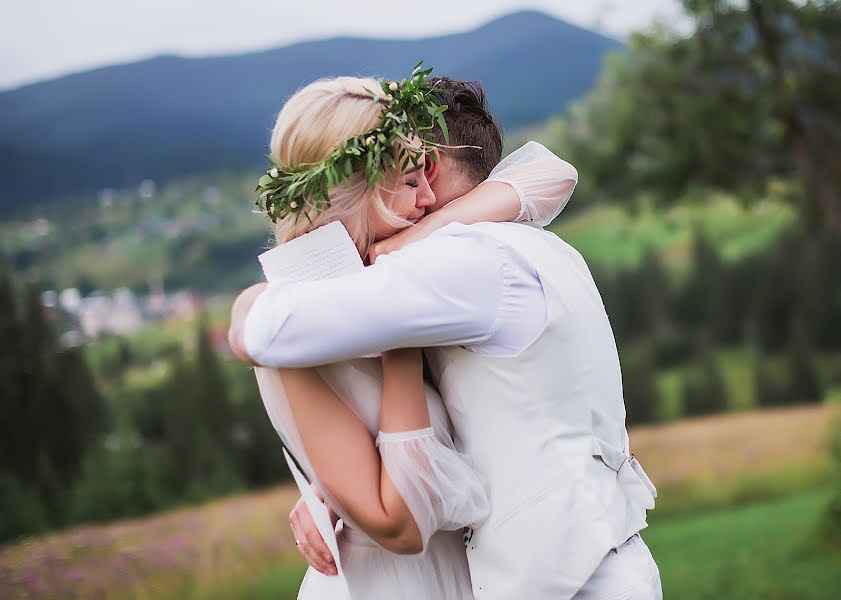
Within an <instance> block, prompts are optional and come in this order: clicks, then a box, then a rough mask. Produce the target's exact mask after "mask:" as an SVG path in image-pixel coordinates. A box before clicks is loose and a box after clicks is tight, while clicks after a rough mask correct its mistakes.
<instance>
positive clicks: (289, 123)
mask: <svg viewBox="0 0 841 600" xmlns="http://www.w3.org/2000/svg"><path fill="white" fill-rule="evenodd" d="M366 88H367V89H366ZM367 90H371V91H373V92H378V93H379V94H380V96H379V97H378V98H374V97H372V95H371V92H369V91H367ZM381 90H382V88H381V87H380V84H379V82H378V81H377V80H375V79H362V78H358V77H337V78H335V79H320V80H318V81H314V82H313V83H310V84H309V85H307V86H306V87H304V88H302V89H301V90H299V91H298V92H297V93H295V95H294V96H292V97H291V98H290V99H289V100H288V101H287V102H286V104H285V105H284V107H283V109H282V110H281V111H280V114H279V115H278V116H277V122H276V123H275V126H274V130H273V131H272V137H271V142H270V144H269V145H270V148H271V153H272V156H274V159H275V160H276V161H277V164H278V165H279V166H280V167H282V168H289V167H294V166H297V165H301V164H306V163H317V162H320V161H322V160H325V159H326V158H328V157H329V156H330V154H331V153H332V152H333V150H335V149H336V148H337V147H338V146H340V145H341V144H342V143H343V142H344V141H345V140H347V139H350V138H352V137H354V136H357V135H359V134H361V133H365V132H366V131H368V130H370V129H373V128H375V127H378V126H379V125H380V124H381V121H382V109H383V106H384V103H385V100H384V97H383V96H382V91H381ZM397 176H399V173H397V172H396V171H395V172H394V173H391V174H387V176H386V184H385V185H376V186H371V187H368V185H367V183H366V181H365V177H364V176H363V175H362V174H361V173H354V174H353V176H352V177H351V178H350V180H349V181H348V184H349V185H345V184H340V185H337V186H335V187H333V188H332V189H330V191H329V196H330V207H329V208H328V209H326V210H324V211H322V212H319V213H316V211H314V210H310V211H309V212H308V215H309V219H307V217H306V216H303V215H290V216H287V217H286V218H284V219H281V220H279V221H277V223H275V226H274V232H275V240H276V242H277V243H278V244H282V243H284V242H287V241H289V240H291V239H294V238H296V237H298V236H300V235H303V234H304V233H307V232H308V231H312V230H313V229H316V228H317V227H321V226H322V225H326V224H327V223H330V222H332V221H336V220H339V221H341V222H342V224H343V225H344V226H345V227H346V228H347V230H348V233H349V234H350V237H351V239H353V241H354V243H355V244H356V247H357V248H359V252H360V253H361V254H363V255H364V254H365V253H366V252H367V249H368V247H369V246H370V244H371V243H372V242H373V238H374V232H373V229H372V225H371V217H372V216H374V215H376V214H379V216H380V217H382V219H383V220H385V221H386V222H388V223H391V224H393V225H395V226H401V225H403V226H406V225H409V222H408V221H406V220H404V219H402V218H400V217H399V216H398V215H396V214H395V213H394V212H392V211H391V210H390V209H389V207H388V205H387V203H386V201H385V198H384V194H388V195H389V196H390V193H391V192H390V189H389V188H391V189H393V185H392V184H394V183H395V182H396V178H397Z"/></svg>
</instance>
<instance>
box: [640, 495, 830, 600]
mask: <svg viewBox="0 0 841 600" xmlns="http://www.w3.org/2000/svg"><path fill="white" fill-rule="evenodd" d="M828 501H829V493H828V492H826V491H824V490H817V491H811V492H806V493H800V494H796V495H792V496H788V497H785V498H782V499H776V500H772V501H764V502H761V503H755V504H751V505H747V506H742V507H738V508H731V509H726V510H721V511H716V512H710V513H706V514H699V515H692V516H682V517H676V518H670V519H664V520H661V521H658V522H655V523H654V524H653V525H652V526H651V527H650V528H649V530H648V531H646V532H645V533H644V534H643V538H644V539H645V540H646V543H648V545H649V547H650V548H651V551H652V553H653V555H654V558H655V560H656V561H657V564H658V566H659V567H660V573H661V579H662V581H663V594H664V597H665V598H679V599H680V600H694V599H698V600H701V599H707V598H710V599H712V598H716V599H718V598H721V599H727V600H742V599H744V600H748V599H762V600H774V599H782V598H792V599H800V600H805V599H810V600H812V599H813V600H819V599H824V598H826V599H827V600H829V599H830V598H837V597H838V591H839V590H841V549H837V550H836V551H835V552H833V551H828V550H827V549H818V548H817V547H816V544H815V542H814V538H815V535H816V532H817V530H818V528H819V527H820V519H821V516H822V511H823V510H824V508H825V506H826V503H827V502H828Z"/></svg>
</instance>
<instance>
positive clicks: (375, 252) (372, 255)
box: [368, 242, 384, 265]
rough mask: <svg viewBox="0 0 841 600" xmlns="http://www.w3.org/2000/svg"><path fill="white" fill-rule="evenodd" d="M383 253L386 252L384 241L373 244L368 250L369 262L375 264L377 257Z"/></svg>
mask: <svg viewBox="0 0 841 600" xmlns="http://www.w3.org/2000/svg"><path fill="white" fill-rule="evenodd" d="M382 254H384V252H383V245H382V242H377V243H376V244H373V245H372V246H371V248H370V249H369V250H368V264H371V265H373V264H374V263H376V262H377V259H378V258H379V257H380V256H381V255H382Z"/></svg>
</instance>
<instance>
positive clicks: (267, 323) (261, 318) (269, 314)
mask: <svg viewBox="0 0 841 600" xmlns="http://www.w3.org/2000/svg"><path fill="white" fill-rule="evenodd" d="M277 291H278V289H277V288H273V287H272V284H271V283H270V284H269V285H268V286H266V289H265V290H263V291H262V292H261V293H260V294H259V295H258V296H257V298H256V299H255V300H254V303H253V304H252V305H251V308H250V309H249V310H248V314H247V315H246V316H245V324H244V326H243V332H242V335H243V339H242V343H243V345H244V346H245V351H246V352H247V353H248V356H250V357H251V359H252V360H253V361H254V362H255V363H257V364H258V365H260V366H263V367H272V366H278V365H272V364H270V360H269V359H270V356H269V352H268V351H269V349H270V347H271V345H272V342H273V341H274V340H275V338H276V337H277V334H278V332H279V331H280V328H281V326H282V325H283V323H284V322H285V321H286V317H287V316H288V315H289V307H288V300H287V299H286V298H285V297H283V296H281V297H277V296H278V294H277Z"/></svg>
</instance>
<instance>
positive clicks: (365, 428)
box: [231, 76, 575, 600]
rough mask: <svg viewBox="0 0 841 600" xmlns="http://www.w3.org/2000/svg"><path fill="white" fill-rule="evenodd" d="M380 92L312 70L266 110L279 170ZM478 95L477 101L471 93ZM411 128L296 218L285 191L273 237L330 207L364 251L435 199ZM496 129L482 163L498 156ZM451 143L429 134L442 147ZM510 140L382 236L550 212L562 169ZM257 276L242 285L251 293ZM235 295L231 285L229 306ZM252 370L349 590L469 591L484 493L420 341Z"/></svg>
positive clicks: (348, 129)
mask: <svg viewBox="0 0 841 600" xmlns="http://www.w3.org/2000/svg"><path fill="white" fill-rule="evenodd" d="M421 79H422V78H421ZM410 81H415V79H414V76H413V79H412V80H410ZM391 85H392V87H391V88H390V89H391V90H392V91H394V92H395V95H396V94H397V92H398V90H397V89H395V84H391ZM436 85H439V86H440V87H441V90H442V91H443V95H444V98H445V100H448V102H450V103H452V102H456V104H457V103H458V98H456V97H454V95H455V96H457V95H458V94H463V93H465V89H464V88H463V87H462V88H461V89H459V90H457V91H456V92H454V90H453V89H449V90H448V86H453V85H455V86H458V82H451V81H449V80H443V81H441V82H439V83H438V84H436ZM470 89H472V90H473V91H474V92H475V88H470ZM468 91H469V90H468ZM448 95H449V99H448V98H447V96H448ZM392 100H393V98H392V97H391V95H390V94H388V89H387V87H386V86H381V84H380V82H378V81H376V80H372V79H360V78H351V77H339V78H336V79H329V80H320V81H316V82H314V83H312V84H310V85H308V86H306V87H305V88H303V89H302V90H300V91H299V92H298V93H296V94H295V95H294V96H293V97H292V98H291V99H290V100H289V101H288V102H287V103H286V105H285V106H284V108H283V110H282V111H281V112H280V114H279V116H278V118H277V122H276V125H275V127H274V130H273V133H272V139H271V144H270V145H271V152H272V157H273V159H274V161H275V162H276V164H277V165H278V168H279V169H281V171H284V170H295V169H298V171H299V172H300V166H302V165H303V166H306V165H312V164H318V163H320V162H321V161H324V160H325V159H327V158H329V157H330V155H331V153H333V152H334V151H336V149H337V148H339V147H341V146H342V145H343V144H344V143H345V142H346V141H347V140H350V139H351V138H354V137H355V136H359V135H360V134H364V133H366V132H369V131H370V130H373V129H376V128H378V127H380V126H381V125H382V123H383V120H384V118H385V114H386V112H387V110H388V107H389V103H390V102H391V101H392ZM474 100H475V99H474ZM478 101H479V104H480V105H483V104H484V99H483V97H479V99H478ZM453 108H457V106H454V107H453ZM444 116H445V117H446V118H447V120H448V122H450V123H451V124H452V120H453V119H457V118H459V115H458V111H457V110H453V111H452V112H451V113H450V114H449V115H447V113H446V112H445V113H444ZM456 125H457V124H456ZM493 126H494V128H495V127H496V125H495V124H493ZM450 128H451V129H453V130H456V129H457V127H452V126H451V127H450ZM464 131H468V132H469V131H470V128H469V127H467V128H464ZM496 131H497V135H499V134H498V130H496ZM413 133H414V135H413V136H412V137H411V138H409V139H401V140H400V141H399V143H395V144H394V145H393V147H394V153H395V154H394V159H395V160H392V161H387V162H386V164H387V165H388V166H387V168H386V169H385V170H384V177H383V179H382V180H381V181H380V182H379V183H378V184H374V185H371V184H370V180H369V178H368V177H366V173H364V172H359V171H357V170H354V171H353V173H352V174H349V175H348V177H347V182H346V185H334V186H332V187H330V189H329V192H328V193H329V202H328V203H327V205H326V207H324V205H322V207H323V209H322V210H320V211H314V210H312V211H310V212H309V213H308V214H307V218H299V217H300V214H299V213H294V212H292V210H291V209H294V208H295V207H294V206H292V203H289V204H287V212H286V214H282V215H280V217H279V218H277V220H276V222H275V236H276V239H277V242H278V243H279V244H282V243H284V242H286V241H289V240H291V239H294V238H296V237H298V236H300V235H302V234H304V233H307V232H309V231H311V230H313V229H315V228H317V227H320V226H322V225H325V224H327V223H330V222H332V221H336V220H338V221H341V222H342V224H343V225H344V226H345V228H346V229H347V230H348V232H349V234H350V236H351V238H352V239H353V241H354V243H355V245H356V247H357V248H358V250H359V252H360V255H361V256H363V257H364V256H367V255H368V254H369V251H370V250H371V249H372V246H373V244H375V243H376V242H378V241H380V240H383V239H385V238H389V237H391V236H393V235H394V234H397V233H398V232H400V231H401V230H405V229H406V228H407V227H409V226H410V225H412V224H414V223H417V222H419V221H420V220H421V219H422V218H423V217H424V215H425V213H426V211H427V209H429V208H432V207H436V197H435V195H434V194H433V192H432V189H431V187H430V181H429V179H432V178H433V177H437V176H439V175H440V173H441V171H440V165H439V164H438V163H439V161H440V160H441V158H440V157H435V160H433V158H432V157H430V156H429V155H428V154H427V155H426V156H423V155H421V156H420V157H419V158H418V157H417V155H415V156H416V159H415V161H411V160H404V159H405V158H406V156H407V155H409V156H411V154H412V152H413V151H417V149H418V147H419V144H420V146H421V147H422V146H423V136H424V135H425V132H423V131H415V132H413ZM439 134H440V131H439ZM451 141H452V142H454V143H456V144H465V140H461V139H456V140H451ZM499 141H500V143H499V144H497V145H496V148H497V149H496V153H497V156H496V157H495V158H494V159H493V160H492V161H491V162H492V163H493V162H496V161H497V160H498V153H499V147H500V146H501V139H500V140H499ZM468 142H469V140H468ZM466 145H471V144H469V143H467V144H466ZM535 146H537V147H538V151H537V152H536V151H535ZM452 147H453V146H445V147H443V153H444V154H446V153H447V151H448V148H452ZM526 149H527V150H526ZM540 149H542V152H541V151H539V150H540ZM459 150H461V151H469V150H476V151H479V152H482V151H484V148H483V149H478V148H473V149H471V148H459ZM488 150H489V152H491V153H493V152H494V150H493V148H489V149H488ZM524 150H525V151H519V152H515V153H514V154H513V155H512V156H511V157H509V158H508V159H506V161H505V162H503V163H502V164H501V165H500V166H499V167H498V168H497V169H495V170H494V173H493V174H492V176H491V177H490V180H489V182H488V184H487V185H481V186H479V187H476V189H474V190H472V191H469V193H466V194H464V195H462V197H461V198H459V199H458V201H455V202H452V203H449V204H447V205H446V206H444V207H443V208H441V209H440V210H437V211H436V212H435V213H434V214H435V219H434V221H433V219H427V220H425V221H424V222H423V226H422V227H421V226H416V227H415V228H413V229H410V230H405V231H403V233H402V234H401V235H400V236H398V237H396V238H393V239H394V240H399V241H396V242H394V243H392V244H391V245H390V246H388V250H389V251H390V250H394V249H397V248H399V246H400V245H401V244H404V243H408V242H410V241H412V238H413V236H415V237H417V236H422V235H425V234H428V233H429V232H430V229H431V228H432V227H433V226H434V227H440V226H443V225H445V224H447V223H450V222H462V223H468V224H469V223H473V222H478V221H483V220H484V221H489V220H497V221H501V220H524V219H530V218H533V219H535V220H537V221H539V222H541V223H544V224H545V223H546V222H548V221H550V220H551V219H552V218H554V216H556V215H557V213H558V212H560V209H561V208H562V207H563V205H564V204H565V203H566V200H567V199H568V198H569V196H570V194H571V193H572V188H573V187H574V183H575V171H574V169H572V167H571V166H570V165H568V164H567V163H565V162H564V161H561V160H560V159H557V157H554V155H551V153H549V152H548V151H546V150H545V149H543V148H542V147H539V145H536V144H533V143H530V144H529V145H527V147H526V148H524ZM276 174H277V172H275V173H274V175H276ZM441 176H442V177H443V175H441ZM486 176H487V173H485V174H484V175H483V177H482V178H479V180H478V181H474V182H472V184H471V186H470V187H474V186H475V185H476V183H480V182H481V181H482V179H483V178H484V177H486ZM439 183H440V182H439ZM438 187H439V189H444V188H443V187H441V186H440V185H439V186H438ZM450 187H451V188H452V186H450ZM465 191H466V190H465ZM440 200H441V199H438V203H439V204H440ZM307 201H308V202H309V203H310V204H314V202H312V199H307ZM428 223H429V224H428ZM432 223H434V225H432ZM386 244H388V242H386ZM264 286H265V284H258V285H257V286H253V288H252V293H254V294H256V293H259V291H262V289H263V287H264ZM383 293H385V294H387V293H388V290H383ZM247 297H248V294H243V295H242V296H240V299H238V302H237V303H236V304H235V305H234V307H233V309H232V311H234V312H235V311H237V310H239V308H238V304H240V301H242V300H243V299H244V298H247ZM347 318H348V319H352V318H353V315H347ZM231 339H232V340H234V341H232V346H234V350H235V352H237V354H238V355H239V356H241V357H243V358H248V355H247V353H246V350H245V348H244V347H239V345H238V344H237V343H236V342H235V340H236V339H238V338H237V336H236V335H234V332H233V331H232V334H231ZM255 373H256V376H257V381H258V385H259V387H260V392H261V396H262V398H263V401H264V404H265V406H266V410H267V412H268V414H269V416H270V418H271V420H272V423H273V424H274V426H275V428H276V429H277V431H278V433H279V434H280V436H281V437H282V438H283V441H284V443H285V445H286V447H287V448H288V449H289V450H290V451H291V452H292V454H293V455H294V456H295V457H296V459H297V461H298V463H299V464H300V465H301V468H302V469H303V471H304V472H305V473H306V474H307V476H308V477H309V479H310V480H311V481H312V483H313V487H314V488H316V489H317V491H318V492H319V493H320V494H321V496H322V497H323V498H324V500H325V503H326V504H327V505H328V506H329V507H330V508H331V509H332V510H334V511H335V512H336V514H337V515H338V516H339V517H341V519H342V521H343V524H344V528H343V532H342V535H341V536H340V537H339V556H340V561H341V564H342V567H343V572H344V576H345V578H346V581H347V585H348V589H349V591H350V594H351V596H352V597H354V598H364V599H380V598H382V599H392V598H417V599H421V598H423V599H426V598H441V599H464V598H472V591H471V585H470V576H469V572H468V567H467V561H466V557H465V551H464V543H463V540H462V536H461V533H460V530H461V528H462V527H463V526H467V525H471V524H473V523H476V522H479V521H481V520H482V519H483V517H484V516H485V515H486V514H487V512H488V497H487V494H486V490H485V485H484V481H483V479H482V476H481V474H479V473H478V472H477V471H476V470H475V469H474V467H473V466H472V464H471V461H470V460H469V457H467V456H465V455H463V454H460V453H459V452H458V451H457V450H456V448H455V445H454V442H453V439H452V433H451V424H450V421H449V417H448V415H447V413H446V410H445V407H444V404H443V402H442V399H441V397H440V395H439V394H438V393H437V392H436V390H435V389H433V388H432V387H431V386H430V385H428V384H426V383H425V382H424V379H423V364H422V356H421V351H420V350H419V349H399V350H391V351H387V352H384V353H383V355H382V356H381V357H375V358H359V359H354V360H349V361H343V362H341V363H335V364H332V365H328V366H325V367H319V368H300V369H268V368H261V367H258V368H256V369H255ZM327 580H328V578H327V577H326V576H325V575H323V574H321V573H319V572H318V571H316V570H315V569H313V568H310V569H309V570H308V571H307V574H306V576H305V578H304V581H303V583H302V586H301V590H300V593H299V598H302V599H306V600H311V599H314V600H320V599H322V598H324V599H326V598H328V597H329V598H331V600H332V598H334V596H332V595H330V594H332V593H333V592H329V591H328V590H329V589H331V588H330V587H329V581H327Z"/></svg>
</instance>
